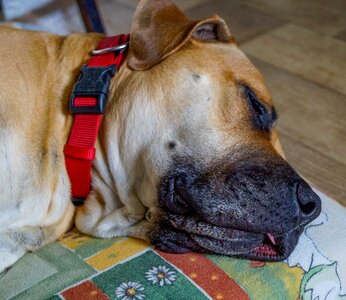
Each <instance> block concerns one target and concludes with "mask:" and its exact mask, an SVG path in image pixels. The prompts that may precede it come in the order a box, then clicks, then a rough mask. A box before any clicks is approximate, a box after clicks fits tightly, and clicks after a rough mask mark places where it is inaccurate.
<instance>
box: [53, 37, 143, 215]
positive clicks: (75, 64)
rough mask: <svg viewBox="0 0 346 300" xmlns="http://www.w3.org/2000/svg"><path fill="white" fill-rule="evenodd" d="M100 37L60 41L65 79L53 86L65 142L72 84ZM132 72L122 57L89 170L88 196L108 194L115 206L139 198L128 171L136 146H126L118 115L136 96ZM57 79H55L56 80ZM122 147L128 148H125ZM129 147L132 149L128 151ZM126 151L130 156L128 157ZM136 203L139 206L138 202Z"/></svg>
mask: <svg viewBox="0 0 346 300" xmlns="http://www.w3.org/2000/svg"><path fill="white" fill-rule="evenodd" d="M101 38H102V36H101V35H96V34H92V35H89V34H85V35H84V34H77V35H72V36H69V37H67V38H65V40H64V41H63V43H62V45H61V51H60V53H59V61H60V62H61V63H60V64H59V69H58V71H57V78H63V79H64V80H63V81H61V80H60V81H59V84H60V86H57V89H56V90H57V92H58V93H59V91H60V95H59V96H58V97H60V99H61V104H62V107H63V113H64V119H65V133H64V138H63V142H64V143H66V141H67V138H68V135H69V132H70V130H71V127H72V116H71V114H70V113H69V111H68V107H69V103H68V102H69V99H70V95H71V93H72V89H73V85H74V84H75V82H76V80H77V78H78V75H79V69H80V68H81V66H83V65H84V64H85V63H86V62H87V61H88V59H89V58H90V53H91V51H92V50H94V49H95V48H96V47H97V45H98V43H99V41H100V39H101ZM71 50H73V51H71ZM71 52H72V53H71ZM71 56H72V57H71ZM67 58H68V59H67ZM132 73H133V71H132V70H130V69H129V68H128V67H127V64H126V61H124V62H123V64H122V66H121V68H120V70H119V71H118V73H117V74H116V75H115V76H114V77H113V79H112V81H111V85H110V91H109V95H108V103H107V109H106V112H105V114H104V116H103V120H102V123H101V126H100V130H99V134H98V137H97V142H96V145H95V148H96V157H95V160H94V161H93V168H92V173H91V177H92V190H91V193H90V195H89V198H90V197H96V198H98V200H99V201H100V199H107V198H110V200H109V201H107V203H114V205H115V206H117V205H119V206H120V205H121V202H123V201H122V200H125V199H126V201H128V198H129V197H130V198H133V201H135V202H139V201H140V200H139V199H138V198H137V197H136V196H135V195H134V194H135V191H134V190H133V183H132V182H131V178H129V174H133V169H134V168H135V165H136V161H135V160H136V156H137V154H136V153H135V152H136V151H137V149H136V146H135V145H133V144H132V145H131V147H130V148H131V149H128V148H127V147H126V145H125V142H124V139H123V138H124V136H123V135H124V128H126V127H127V125H126V124H125V123H126V122H127V120H124V119H122V118H120V116H122V117H124V115H125V116H126V113H125V114H124V113H123V112H121V111H122V110H125V111H127V112H129V111H130V110H131V99H132V98H133V97H135V95H134V94H133V90H135V88H134V87H133V82H132V83H130V82H129V81H131V79H130V78H131V75H132ZM56 81H57V82H58V80H56ZM131 87H132V88H131ZM125 119H127V118H125ZM124 147H126V148H127V149H124ZM129 151H133V152H134V153H129ZM124 152H127V153H126V154H125V156H127V158H126V159H125V158H124ZM129 155H130V156H131V157H132V158H133V159H129V158H128V157H129ZM88 201H89V199H87V200H86V202H88ZM102 202H103V201H102ZM135 207H138V205H136V206H135ZM140 210H141V211H140V212H139V214H140V215H142V214H143V212H144V209H140Z"/></svg>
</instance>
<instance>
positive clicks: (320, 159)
mask: <svg viewBox="0 0 346 300" xmlns="http://www.w3.org/2000/svg"><path fill="white" fill-rule="evenodd" d="M250 59H251V60H252V61H253V62H254V64H255V65H256V66H257V68H258V69H259V70H260V71H261V72H262V74H263V76H264V78H265V79H266V82H267V85H268V87H269V90H270V91H271V93H272V96H273V101H274V103H275V105H276V107H277V109H278V111H279V121H278V126H277V127H278V130H279V133H280V137H281V142H282V144H283V148H284V150H285V152H286V155H287V158H288V161H290V162H291V163H292V165H293V166H294V167H295V168H296V169H297V170H298V171H299V172H300V173H301V174H302V175H303V176H305V177H306V178H307V179H308V180H309V181H311V182H312V183H313V184H315V185H316V186H317V187H318V188H320V189H321V190H322V191H324V192H325V193H327V194H329V195H330V196H332V197H334V198H335V199H336V200H338V201H340V202H341V203H343V204H344V205H346V155H345V154H346V138H345V137H346V118H345V115H346V97H345V96H344V95H343V94H340V93H337V92H335V91H333V90H330V89H328V88H325V87H323V86H321V85H319V84H316V83H314V82H312V81H309V80H306V79H304V78H302V77H300V76H296V75H294V74H291V73H289V72H287V71H285V70H282V69H280V68H277V67H275V66H273V65H271V64H269V63H266V62H263V61H261V60H259V59H256V58H254V57H251V56H250Z"/></svg>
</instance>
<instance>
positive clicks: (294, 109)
mask: <svg viewBox="0 0 346 300" xmlns="http://www.w3.org/2000/svg"><path fill="white" fill-rule="evenodd" d="M71 1H72V0H63V1H61V2H59V3H60V5H61V4H63V5H64V6H67V5H70V4H71ZM56 2H58V1H56ZM72 2H73V1H72ZM175 2H176V3H177V4H178V5H179V6H180V7H181V8H183V9H184V10H185V12H186V13H187V14H188V15H189V16H191V17H194V18H203V17H206V16H210V15H213V14H215V13H217V14H218V15H220V16H221V17H223V18H224V19H225V20H226V21H227V23H228V24H229V26H230V28H231V31H232V33H233V35H234V36H235V37H236V39H237V41H238V44H239V45H240V48H241V49H242V50H243V51H244V52H245V53H246V54H247V55H248V56H249V57H250V59H251V60H252V61H253V63H254V64H255V65H256V66H257V67H258V68H259V69H260V70H261V72H262V73H263V75H264V77H265V79H266V82H267V85H268V86H269V89H270V90H271V92H272V95H273V99H274V103H275V104H276V106H277V109H278V111H279V122H278V129H279V132H280V135H281V141H282V144H283V146H284V149H285V151H286V154H287V158H288V160H289V162H290V163H291V164H292V165H293V166H294V167H295V168H296V169H297V170H298V171H299V172H300V173H301V174H302V175H303V176H304V177H305V178H307V179H308V180H309V181H310V182H312V183H313V184H314V185H315V186H317V187H318V188H319V189H320V190H322V191H323V192H325V193H327V194H328V195H330V196H332V197H333V198H335V199H336V200H338V201H339V202H341V203H343V204H344V205H345V206H346V1H345V0H331V1H325V0H304V1H296V0H275V1H273V0H244V1H239V0H176V1H175ZM137 3H138V1H137V0H98V4H99V6H100V10H101V13H102V16H103V19H104V21H105V24H106V27H107V31H108V34H116V33H122V32H128V31H129V29H130V24H131V18H132V14H133V12H134V9H135V7H136V5H137ZM50 9H51V6H50ZM69 17H70V18H71V15H70V16H69ZM74 17H75V18H77V21H75V22H74V23H72V25H73V24H78V18H79V17H78V16H74ZM19 21H20V20H19ZM73 26H74V27H73ZM73 26H72V29H71V30H72V31H73V29H75V30H76V31H78V30H80V27H81V25H80V24H79V25H73ZM70 28H71V27H70Z"/></svg>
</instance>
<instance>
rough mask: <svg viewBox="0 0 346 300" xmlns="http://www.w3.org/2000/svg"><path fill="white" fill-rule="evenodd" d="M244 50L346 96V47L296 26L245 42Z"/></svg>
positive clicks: (289, 26) (286, 27)
mask: <svg viewBox="0 0 346 300" xmlns="http://www.w3.org/2000/svg"><path fill="white" fill-rule="evenodd" d="M242 49H243V50H244V51H245V52H246V53H248V54H251V55H253V56H254V57H257V58H259V59H261V60H263V61H266V62H269V63H271V64H273V65H275V66H277V67H279V68H282V69H285V70H287V71H290V72H292V73H295V74H298V75H301V76H303V77H304V78H307V79H310V80H313V81H315V82H318V83H320V84H322V85H324V86H327V87H330V88H332V89H334V90H336V91H339V92H341V93H343V94H346V84H345V78H346V43H345V42H343V41H340V40H337V39H335V38H330V37H327V36H321V35H319V34H317V33H316V32H314V31H312V30H310V29H307V28H304V27H300V26H297V25H294V24H287V25H284V26H282V27H280V28H277V29H274V30H273V31H271V32H268V33H266V34H264V35H261V36H259V37H258V38H256V39H253V40H251V41H248V42H246V43H245V44H243V45H242Z"/></svg>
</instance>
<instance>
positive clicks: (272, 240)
mask: <svg viewBox="0 0 346 300" xmlns="http://www.w3.org/2000/svg"><path fill="white" fill-rule="evenodd" d="M267 237H268V238H269V239H270V241H271V242H272V244H273V245H276V240H275V237H274V235H273V234H272V233H267Z"/></svg>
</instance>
